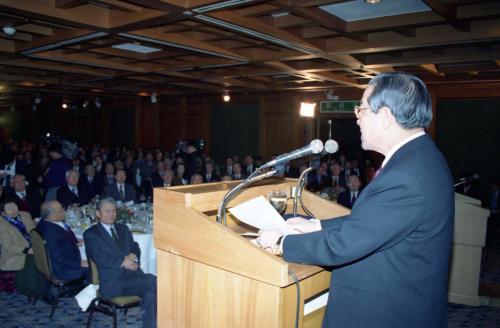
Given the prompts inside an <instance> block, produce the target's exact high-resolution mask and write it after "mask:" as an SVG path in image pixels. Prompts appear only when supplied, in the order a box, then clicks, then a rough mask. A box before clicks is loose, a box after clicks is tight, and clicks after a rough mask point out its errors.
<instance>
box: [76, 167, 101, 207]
mask: <svg viewBox="0 0 500 328" xmlns="http://www.w3.org/2000/svg"><path fill="white" fill-rule="evenodd" d="M78 182H79V185H80V186H81V187H82V188H84V189H86V190H87V191H88V192H89V197H90V199H92V198H94V197H95V196H97V195H99V196H100V195H101V194H102V190H103V188H104V178H103V176H102V175H100V174H96V173H95V167H94V165H92V164H87V165H85V173H84V174H83V175H82V176H81V177H80V179H79V181H78Z"/></svg>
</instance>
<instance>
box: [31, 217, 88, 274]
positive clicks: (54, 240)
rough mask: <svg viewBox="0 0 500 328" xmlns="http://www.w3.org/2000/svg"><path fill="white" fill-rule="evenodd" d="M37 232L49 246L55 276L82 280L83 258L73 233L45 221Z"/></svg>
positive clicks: (39, 225)
mask: <svg viewBox="0 0 500 328" xmlns="http://www.w3.org/2000/svg"><path fill="white" fill-rule="evenodd" d="M37 230H38V231H39V232H40V234H41V235H42V237H43V239H44V240H45V244H46V245H47V250H48V251H49V258H50V263H51V264H52V271H53V273H54V275H55V276H56V277H57V278H59V279H62V280H73V279H78V278H80V277H81V276H82V273H83V271H82V268H81V261H82V258H81V257H80V250H79V249H78V246H77V239H76V237H75V235H74V234H73V232H72V231H71V230H69V231H67V230H65V229H64V228H62V227H60V226H58V225H57V224H54V223H52V222H47V221H45V220H40V222H39V223H38V225H37Z"/></svg>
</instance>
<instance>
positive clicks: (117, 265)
mask: <svg viewBox="0 0 500 328" xmlns="http://www.w3.org/2000/svg"><path fill="white" fill-rule="evenodd" d="M115 230H116V234H117V235H118V239H119V241H118V243H116V242H115V241H114V240H113V238H111V236H110V235H109V233H108V232H107V231H106V229H105V228H104V227H103V226H102V225H101V224H100V223H98V224H95V225H93V226H92V227H90V228H89V229H87V230H86V231H85V232H84V233H83V239H84V241H85V250H86V252H87V257H88V258H89V259H92V260H93V261H94V262H95V264H96V265H97V271H98V273H99V291H100V292H101V294H102V295H103V296H104V297H106V298H112V297H115V296H118V295H121V294H122V291H123V287H124V283H125V281H124V280H125V279H126V278H127V277H128V276H130V275H136V274H144V273H143V272H142V270H141V269H138V270H137V271H130V270H127V269H125V268H122V267H121V264H122V262H123V259H124V258H125V256H127V255H128V254H130V253H134V254H135V255H136V256H137V258H138V259H139V258H141V250H140V249H139V245H138V244H137V243H136V242H135V241H134V239H133V238H132V234H131V233H130V230H129V229H128V227H127V226H126V225H124V224H120V223H115Z"/></svg>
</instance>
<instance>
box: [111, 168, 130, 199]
mask: <svg viewBox="0 0 500 328" xmlns="http://www.w3.org/2000/svg"><path fill="white" fill-rule="evenodd" d="M115 179H116V183H113V184H111V185H108V186H107V187H106V188H105V189H104V197H111V198H113V199H114V200H115V201H120V202H122V203H127V202H130V201H135V200H136V197H135V195H136V193H135V189H134V187H133V186H132V185H130V184H128V183H126V182H125V180H126V179H127V175H126V173H125V171H124V170H118V171H116V175H115Z"/></svg>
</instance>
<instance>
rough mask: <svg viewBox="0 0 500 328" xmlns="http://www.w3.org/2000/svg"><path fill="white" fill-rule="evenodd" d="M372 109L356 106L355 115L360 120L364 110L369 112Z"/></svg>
mask: <svg viewBox="0 0 500 328" xmlns="http://www.w3.org/2000/svg"><path fill="white" fill-rule="evenodd" d="M368 109H370V107H365V108H363V107H359V106H355V107H354V114H355V115H356V117H357V118H360V116H361V112H362V111H364V110H368Z"/></svg>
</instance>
